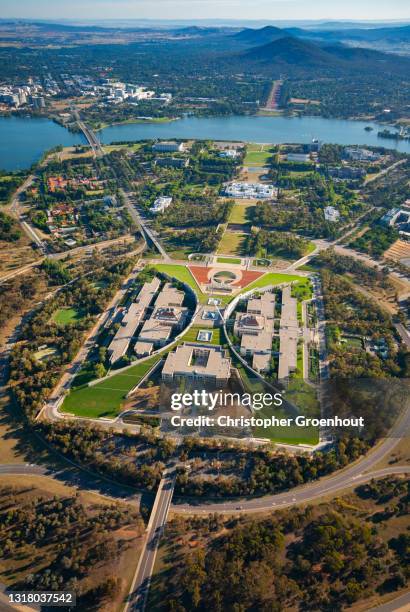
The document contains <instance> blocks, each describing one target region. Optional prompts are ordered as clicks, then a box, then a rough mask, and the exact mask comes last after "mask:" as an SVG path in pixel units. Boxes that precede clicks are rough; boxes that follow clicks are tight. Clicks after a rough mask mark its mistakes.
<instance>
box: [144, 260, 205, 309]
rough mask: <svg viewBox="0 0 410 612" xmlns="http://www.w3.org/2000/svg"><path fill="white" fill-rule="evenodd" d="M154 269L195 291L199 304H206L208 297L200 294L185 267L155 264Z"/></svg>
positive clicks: (193, 279)
mask: <svg viewBox="0 0 410 612" xmlns="http://www.w3.org/2000/svg"><path fill="white" fill-rule="evenodd" d="M154 268H155V269H156V270H158V272H162V273H163V274H167V275H168V276H170V277H172V278H175V279H176V280H179V281H181V282H182V283H186V284H187V285H188V286H189V287H191V289H193V290H194V291H195V293H196V295H197V296H198V299H199V301H200V302H201V303H206V302H207V301H208V296H207V295H205V293H202V291H201V290H200V288H199V285H198V284H197V282H196V280H195V278H194V277H193V276H192V274H191V271H190V270H189V268H187V267H186V266H179V265H174V264H155V266H154Z"/></svg>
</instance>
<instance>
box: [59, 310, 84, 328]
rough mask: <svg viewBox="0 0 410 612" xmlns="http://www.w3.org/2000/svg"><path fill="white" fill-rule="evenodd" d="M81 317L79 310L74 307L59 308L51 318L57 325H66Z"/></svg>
mask: <svg viewBox="0 0 410 612" xmlns="http://www.w3.org/2000/svg"><path fill="white" fill-rule="evenodd" d="M82 318H83V314H82V313H81V311H79V310H77V309H76V308H60V309H59V310H56V312H55V313H54V314H53V316H52V319H53V321H54V322H55V323H57V325H67V324H68V323H73V321H78V320H79V319H82Z"/></svg>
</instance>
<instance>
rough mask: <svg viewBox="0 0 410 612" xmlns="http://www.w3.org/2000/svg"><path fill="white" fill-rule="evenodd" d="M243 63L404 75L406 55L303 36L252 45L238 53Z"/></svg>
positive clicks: (409, 64) (409, 70)
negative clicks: (320, 42)
mask: <svg viewBox="0 0 410 612" xmlns="http://www.w3.org/2000/svg"><path fill="white" fill-rule="evenodd" d="M240 57H241V58H242V61H243V62H247V63H249V62H250V63H256V64H258V66H259V68H261V69H265V71H266V70H271V71H272V73H275V69H276V71H277V70H280V71H283V72H285V73H287V74H292V73H293V74H299V73H301V71H303V72H305V73H312V71H319V73H320V74H324V73H326V74H335V75H339V76H343V75H347V74H350V73H358V72H360V73H362V74H363V73H367V74H369V75H371V74H372V73H374V74H379V75H380V74H381V73H382V72H386V71H389V72H391V73H393V74H396V75H400V76H403V77H408V75H409V74H410V58H408V57H402V56H397V55H393V54H389V53H382V52H380V51H374V50H371V49H363V48H357V47H346V46H344V45H342V44H338V43H337V44H327V45H326V46H324V43H322V44H316V43H314V42H312V41H308V40H305V39H303V40H302V39H300V38H294V37H292V36H286V37H285V38H280V39H278V40H275V41H272V42H270V43H268V44H265V45H261V46H258V47H253V48H251V49H248V50H247V51H245V52H243V53H241V54H240Z"/></svg>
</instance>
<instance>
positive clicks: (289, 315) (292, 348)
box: [278, 285, 299, 379]
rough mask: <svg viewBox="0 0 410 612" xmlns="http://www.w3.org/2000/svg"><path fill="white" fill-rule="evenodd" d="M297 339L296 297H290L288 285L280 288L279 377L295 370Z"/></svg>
mask: <svg viewBox="0 0 410 612" xmlns="http://www.w3.org/2000/svg"><path fill="white" fill-rule="evenodd" d="M298 340H299V323H298V314H297V299H296V298H293V297H292V287H291V286H290V285H288V286H287V287H284V288H283V290H282V314H281V319H280V332H279V342H280V352H279V367H278V378H279V379H285V378H288V377H289V374H290V372H292V371H294V370H296V367H297V352H298Z"/></svg>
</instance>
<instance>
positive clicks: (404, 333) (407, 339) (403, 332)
mask: <svg viewBox="0 0 410 612" xmlns="http://www.w3.org/2000/svg"><path fill="white" fill-rule="evenodd" d="M395 328H396V329H397V331H398V333H399V334H400V337H401V339H402V340H403V342H404V344H405V345H406V346H407V348H408V349H410V334H409V332H408V330H407V329H406V328H405V327H404V325H403V323H397V325H395Z"/></svg>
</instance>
